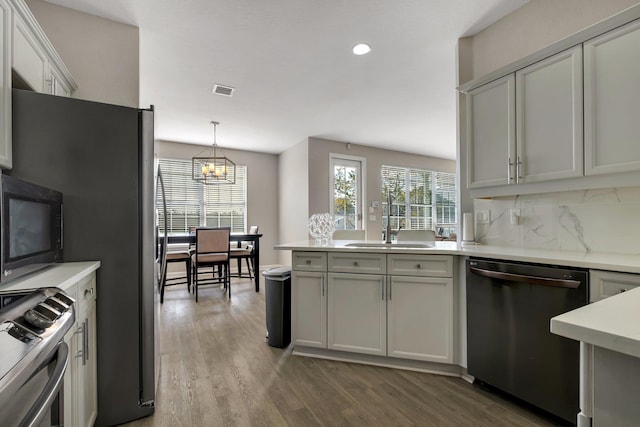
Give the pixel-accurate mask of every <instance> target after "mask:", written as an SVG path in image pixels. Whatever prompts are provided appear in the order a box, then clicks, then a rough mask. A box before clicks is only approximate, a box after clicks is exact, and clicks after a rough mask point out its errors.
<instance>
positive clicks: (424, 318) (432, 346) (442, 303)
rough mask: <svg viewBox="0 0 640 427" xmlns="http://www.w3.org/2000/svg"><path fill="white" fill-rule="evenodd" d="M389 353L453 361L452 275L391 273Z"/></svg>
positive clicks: (409, 357) (388, 319)
mask: <svg viewBox="0 0 640 427" xmlns="http://www.w3.org/2000/svg"><path fill="white" fill-rule="evenodd" d="M387 328H388V331H387V334H388V349H387V352H388V355H389V356H390V357H399V358H403V359H414V360H424V361H429V362H442V363H453V279H451V278H440V277H409V276H390V277H389V286H388V301H387Z"/></svg>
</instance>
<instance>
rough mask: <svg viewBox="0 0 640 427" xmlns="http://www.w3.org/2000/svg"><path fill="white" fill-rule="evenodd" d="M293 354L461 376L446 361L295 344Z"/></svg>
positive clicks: (458, 367) (456, 367) (459, 370)
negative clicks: (437, 361)
mask: <svg viewBox="0 0 640 427" xmlns="http://www.w3.org/2000/svg"><path fill="white" fill-rule="evenodd" d="M292 354H293V355H296V356H304V357H314V358H316V359H327V360H336V361H340V362H352V363H360V364H363V365H372V366H381V367H385V368H393V369H404V370H407V371H416V372H425V373H429V374H438V375H447V376H453V377H461V376H462V373H461V370H462V368H461V367H460V366H458V365H450V364H447V363H436V362H424V361H420V360H409V359H396V358H393V357H384V356H374V355H370V354H359V353H349V352H344V351H336V350H328V349H324V348H314V347H301V346H296V347H294V349H293V353H292Z"/></svg>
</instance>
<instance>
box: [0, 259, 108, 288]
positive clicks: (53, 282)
mask: <svg viewBox="0 0 640 427" xmlns="http://www.w3.org/2000/svg"><path fill="white" fill-rule="evenodd" d="M98 268H100V261H81V262H64V263H59V264H53V265H51V266H48V267H45V268H43V269H42V270H38V271H34V272H33V273H31V274H28V275H26V276H23V277H20V278H18V279H15V280H12V281H10V282H8V283H3V284H0V292H7V291H21V290H25V289H37V288H45V287H55V288H60V289H62V290H63V291H66V290H67V289H68V288H69V287H70V286H72V285H74V284H76V283H77V282H78V281H79V280H80V279H82V278H83V277H85V276H87V275H88V274H90V273H91V272H93V271H95V270H97V269H98Z"/></svg>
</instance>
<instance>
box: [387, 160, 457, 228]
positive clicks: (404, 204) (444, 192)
mask: <svg viewBox="0 0 640 427" xmlns="http://www.w3.org/2000/svg"><path fill="white" fill-rule="evenodd" d="M381 172H382V200H383V202H382V207H383V223H382V228H383V230H384V229H385V228H386V225H387V223H386V221H387V210H388V209H389V208H388V207H387V194H388V192H390V193H391V196H392V199H393V201H392V206H391V216H390V221H391V228H393V229H395V230H397V229H400V228H403V229H412V230H434V229H436V228H438V230H436V231H437V232H439V234H446V235H448V234H450V233H455V227H456V204H455V203H456V184H455V182H456V179H455V178H456V176H455V174H451V173H446V172H435V171H428V170H420V169H410V168H403V167H397V166H387V165H383V166H382V171H381ZM443 225H445V226H446V228H443V227H441V226H443Z"/></svg>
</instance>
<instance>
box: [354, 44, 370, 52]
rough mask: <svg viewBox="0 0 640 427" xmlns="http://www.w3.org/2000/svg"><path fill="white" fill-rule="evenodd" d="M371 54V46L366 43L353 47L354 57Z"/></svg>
mask: <svg viewBox="0 0 640 427" xmlns="http://www.w3.org/2000/svg"><path fill="white" fill-rule="evenodd" d="M369 52H371V46H369V45H368V44H366V43H358V44H357V45H355V46H354V47H353V53H354V55H366V54H367V53H369Z"/></svg>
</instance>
